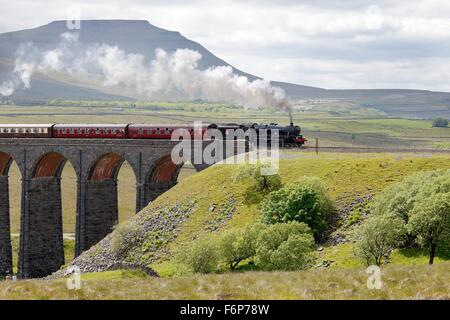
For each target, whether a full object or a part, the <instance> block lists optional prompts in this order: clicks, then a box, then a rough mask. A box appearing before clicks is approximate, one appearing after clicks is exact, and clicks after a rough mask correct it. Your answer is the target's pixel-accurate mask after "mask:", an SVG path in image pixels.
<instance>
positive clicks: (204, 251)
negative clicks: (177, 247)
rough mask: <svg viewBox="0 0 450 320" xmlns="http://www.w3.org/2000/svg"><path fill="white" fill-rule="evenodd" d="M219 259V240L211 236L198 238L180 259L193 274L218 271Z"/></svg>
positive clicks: (180, 255)
mask: <svg viewBox="0 0 450 320" xmlns="http://www.w3.org/2000/svg"><path fill="white" fill-rule="evenodd" d="M219 258H220V256H219V248H218V245H217V240H216V239H215V237H213V236H211V235H209V236H203V237H200V238H198V239H197V240H195V241H194V242H193V243H192V244H191V246H190V247H188V248H187V250H186V251H183V252H181V253H180V254H179V257H178V259H179V261H180V262H182V263H184V264H186V265H187V266H188V267H189V268H190V270H191V271H192V272H193V273H211V272H214V271H216V270H217V267H218V265H219Z"/></svg>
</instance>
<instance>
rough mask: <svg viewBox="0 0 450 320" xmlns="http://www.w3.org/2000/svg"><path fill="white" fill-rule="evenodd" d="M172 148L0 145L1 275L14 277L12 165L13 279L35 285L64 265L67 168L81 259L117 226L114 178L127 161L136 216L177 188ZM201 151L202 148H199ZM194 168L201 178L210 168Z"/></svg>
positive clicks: (165, 144) (118, 143)
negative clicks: (16, 180)
mask: <svg viewBox="0 0 450 320" xmlns="http://www.w3.org/2000/svg"><path fill="white" fill-rule="evenodd" d="M176 143H177V142H173V141H169V140H138V139H123V140H120V139H117V140H116V139H111V140H109V139H105V140H101V139H80V140H77V139H45V138H42V139H0V276H2V275H7V274H10V273H11V272H12V253H11V251H12V250H11V235H10V234H11V232H10V212H9V211H10V210H9V188H8V171H9V167H10V165H11V163H12V162H13V161H14V162H16V164H17V165H18V167H19V170H20V172H21V175H22V195H21V214H20V215H21V216H20V221H21V222H20V245H19V262H18V274H19V277H21V278H34V277H43V276H46V275H49V274H51V273H52V272H54V271H56V270H58V269H59V268H60V267H61V266H62V265H63V264H64V246H63V224H62V205H61V173H62V170H63V168H64V165H65V164H66V163H67V162H70V164H71V165H72V167H73V168H74V170H75V172H76V176H77V200H76V202H77V208H76V231H75V234H76V240H75V255H76V256H78V255H79V254H80V253H82V252H83V251H85V250H87V249H89V248H90V247H91V246H93V245H94V244H96V243H97V242H98V241H100V240H101V239H103V238H104V237H105V236H106V235H107V234H108V233H110V232H111V230H112V228H113V226H114V225H115V224H116V223H117V222H118V201H117V175H118V172H119V170H120V167H121V165H122V163H123V162H124V161H125V160H126V161H127V162H128V163H129V164H130V166H131V168H132V170H133V172H134V174H135V177H136V212H138V211H140V210H141V209H142V208H144V207H145V206H146V205H147V204H149V203H150V202H151V201H153V200H154V199H156V198H157V197H158V196H159V195H161V194H162V193H163V192H165V191H167V190H168V189H169V188H171V187H172V186H173V185H175V184H176V181H177V177H178V173H179V170H180V169H181V166H182V165H175V164H174V163H173V162H172V161H171V157H170V154H171V150H172V148H173V147H174V146H175V144H176ZM206 144H207V143H205V142H200V148H202V149H203V148H204V147H205V146H206ZM193 148H194V147H193ZM196 148H199V147H198V146H197V147H196ZM192 151H194V150H192ZM192 153H193V152H192ZM192 163H194V162H192ZM194 167H195V168H196V169H197V171H200V170H202V169H205V168H206V167H208V165H207V164H204V163H202V164H200V165H196V164H194Z"/></svg>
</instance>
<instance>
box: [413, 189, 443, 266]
mask: <svg viewBox="0 0 450 320" xmlns="http://www.w3.org/2000/svg"><path fill="white" fill-rule="evenodd" d="M407 228H408V231H409V232H410V233H411V234H412V235H415V236H417V241H418V243H419V244H420V246H422V247H423V248H425V249H427V250H428V254H429V264H433V260H434V256H435V254H436V248H437V246H438V245H440V244H444V243H449V241H450V192H449V193H441V194H435V195H434V196H432V197H430V198H427V199H425V200H424V201H421V202H420V203H419V204H418V205H417V206H415V207H414V208H413V210H412V211H411V214H410V218H409V222H408V224H407Z"/></svg>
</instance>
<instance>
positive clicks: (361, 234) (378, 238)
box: [355, 215, 406, 266]
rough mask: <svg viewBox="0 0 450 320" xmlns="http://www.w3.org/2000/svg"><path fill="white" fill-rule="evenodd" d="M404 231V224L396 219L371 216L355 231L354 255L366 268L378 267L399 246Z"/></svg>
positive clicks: (385, 216) (384, 216) (393, 217)
mask: <svg viewBox="0 0 450 320" xmlns="http://www.w3.org/2000/svg"><path fill="white" fill-rule="evenodd" d="M405 231H406V230H405V223H404V222H403V220H402V219H400V218H398V217H395V216H388V215H382V216H373V217H371V218H369V219H368V220H367V221H366V222H365V223H364V224H362V225H361V226H360V227H359V229H357V231H356V234H355V235H356V254H357V256H358V257H359V258H360V259H361V260H363V261H364V262H365V263H366V264H367V265H368V266H370V265H373V264H376V265H378V266H379V265H381V264H382V263H383V260H384V259H385V258H386V257H388V256H389V254H390V253H391V251H392V250H393V249H395V248H396V247H397V246H398V245H399V244H401V242H402V240H403V237H404V234H405Z"/></svg>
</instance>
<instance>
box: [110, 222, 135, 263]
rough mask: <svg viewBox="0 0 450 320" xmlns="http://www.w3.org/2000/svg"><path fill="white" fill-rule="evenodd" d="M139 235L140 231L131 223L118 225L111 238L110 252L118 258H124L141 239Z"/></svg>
mask: <svg viewBox="0 0 450 320" xmlns="http://www.w3.org/2000/svg"><path fill="white" fill-rule="evenodd" d="M140 234H141V229H140V228H139V226H137V225H135V224H133V223H131V222H126V223H124V224H121V225H119V226H118V227H117V228H116V230H114V232H113V233H112V236H111V241H110V246H111V251H112V252H113V253H114V254H116V255H118V256H122V257H124V256H125V255H126V253H127V252H128V251H129V250H131V249H132V248H133V247H134V246H135V245H136V244H137V243H138V242H139V241H140V239H141V238H142V237H141V236H140Z"/></svg>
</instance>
